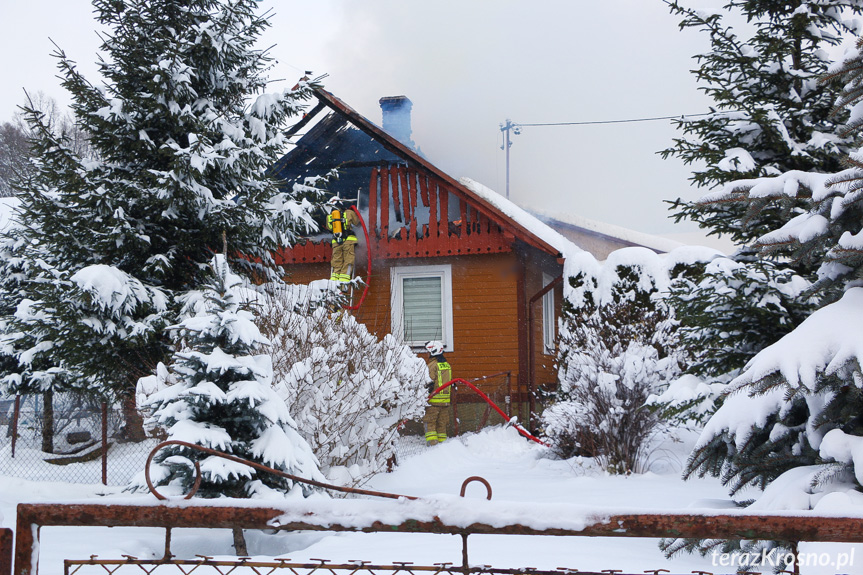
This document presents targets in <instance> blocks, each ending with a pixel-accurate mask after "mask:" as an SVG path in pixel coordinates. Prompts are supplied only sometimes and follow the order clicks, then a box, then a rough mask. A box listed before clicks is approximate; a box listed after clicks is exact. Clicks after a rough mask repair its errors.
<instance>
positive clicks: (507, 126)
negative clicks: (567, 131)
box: [500, 112, 712, 199]
mask: <svg viewBox="0 0 863 575" xmlns="http://www.w3.org/2000/svg"><path fill="white" fill-rule="evenodd" d="M711 114H712V112H706V113H704V114H681V115H679V116H654V117H652V118H630V119H627V120H595V121H589V122H545V123H534V124H520V123H518V122H513V121H512V120H510V119H509V118H507V119H506V122H504V123H503V124H501V125H500V131H501V132H503V136H504V139H503V145H502V146H501V147H500V149H501V150H504V151H505V152H506V197H507V199H509V149H510V148H511V147H512V140H511V139H510V132H512V134H513V135H518V134H520V133H521V128H528V127H530V128H533V127H541V126H590V125H597V124H629V123H633V122H653V121H656V120H677V119H680V120H683V119H684V118H698V117H701V116H709V115H711Z"/></svg>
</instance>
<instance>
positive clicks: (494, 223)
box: [277, 88, 560, 261]
mask: <svg viewBox="0 0 863 575" xmlns="http://www.w3.org/2000/svg"><path fill="white" fill-rule="evenodd" d="M314 93H315V97H317V98H318V100H319V102H320V104H319V106H318V107H316V108H315V110H320V108H321V107H322V106H321V104H322V105H323V106H326V107H328V108H330V109H331V110H332V111H333V112H334V113H335V115H337V116H340V117H341V118H342V119H343V121H337V120H335V119H334V120H332V124H330V125H329V126H328V127H326V128H322V129H321V131H320V132H314V130H310V131H309V133H308V134H306V135H305V136H303V137H302V138H301V139H300V141H299V142H297V146H298V150H300V151H299V152H298V151H297V150H292V151H291V152H290V153H289V154H288V155H286V156H285V158H283V160H282V161H280V162H279V163H278V164H277V166H278V169H279V170H280V173H285V174H290V173H291V170H294V171H296V173H297V174H300V173H307V172H309V169H308V168H305V167H302V166H300V158H301V155H302V154H303V153H305V154H307V155H306V158H307V159H306V160H305V161H307V162H309V164H308V165H313V164H314V165H315V166H316V168H319V169H320V171H318V172H317V173H316V174H308V175H323V174H325V173H326V172H327V171H328V170H329V169H332V168H335V167H338V166H341V169H342V170H343V171H344V172H346V173H349V174H350V176H349V177H346V178H344V181H342V179H343V178H342V177H340V178H339V180H340V181H339V182H338V183H336V184H335V185H336V186H337V188H334V191H336V190H338V191H339V195H340V196H341V197H344V198H356V197H357V196H358V195H360V196H365V198H367V201H368V203H364V198H363V197H360V207H361V209H363V208H365V209H368V206H369V205H370V203H371V201H372V194H371V193H370V191H369V190H371V189H374V190H375V193H376V194H377V195H376V197H375V199H376V200H378V201H379V202H380V203H378V204H377V206H375V207H376V209H377V210H379V215H380V217H379V219H376V221H375V224H376V229H377V230H378V231H379V232H380V235H381V237H382V238H389V237H390V230H389V226H390V224H391V222H393V221H395V222H396V223H398V222H401V223H402V224H403V226H402V227H404V228H405V229H406V231H405V232H403V233H404V238H405V239H406V241H411V240H413V239H414V238H417V239H425V238H427V237H428V236H423V235H420V234H422V232H423V229H424V228H423V225H426V226H428V228H432V227H433V226H434V225H435V223H438V224H440V225H438V226H437V229H438V230H439V231H441V230H442V229H443V228H446V232H445V233H441V236H445V238H443V240H444V241H445V242H446V246H444V247H443V249H444V250H445V251H447V252H449V253H454V252H452V251H451V250H452V249H456V250H458V249H463V250H472V251H469V252H458V253H480V252H479V251H473V250H483V249H484V250H486V251H491V250H496V249H502V248H500V247H499V246H498V244H497V243H495V242H496V240H495V241H492V240H491V235H497V236H500V238H501V241H503V239H506V242H507V244H508V246H509V247H508V248H507V249H511V244H512V242H513V241H514V240H515V239H518V240H520V241H523V242H524V243H526V244H528V245H531V246H533V247H536V248H538V249H540V250H542V251H544V252H546V253H549V254H552V255H560V250H559V249H557V248H555V247H554V246H552V245H551V244H549V243H548V242H546V241H545V240H544V239H542V238H540V237H537V236H536V235H535V234H534V233H532V232H531V231H530V230H529V229H528V228H526V227H525V226H524V225H523V224H521V223H520V222H519V221H517V220H514V219H513V218H512V217H510V216H509V215H507V214H506V213H504V212H503V211H502V210H501V209H499V208H498V207H497V206H496V205H495V204H494V203H493V202H490V201H488V199H486V198H484V197H482V196H479V195H477V194H475V193H473V192H472V191H471V190H470V189H468V188H467V187H466V186H464V185H463V184H461V183H460V182H458V181H457V180H455V179H453V178H452V177H451V176H449V175H447V174H446V173H445V172H443V171H442V170H440V169H439V168H437V167H436V166H434V165H433V164H431V163H430V162H429V161H428V160H426V159H425V158H423V157H422V156H420V155H419V154H418V153H417V152H416V151H414V150H413V149H411V148H410V147H408V146H406V145H404V144H402V143H401V142H399V141H398V140H397V139H396V138H394V137H393V136H391V135H390V134H388V133H387V132H385V131H384V130H383V129H382V128H380V127H379V126H376V125H375V124H374V123H372V122H371V121H369V120H368V119H367V118H365V117H364V116H362V115H361V114H359V113H358V112H356V111H355V110H354V109H353V108H351V107H350V106H348V105H347V104H345V103H344V102H342V101H341V100H339V99H338V98H336V97H335V96H333V95H332V94H330V93H329V92H327V91H326V90H324V89H322V88H317V89H315V90H314ZM313 112H314V110H313ZM306 122H308V119H304V120H303V122H302V124H305V123H306ZM316 127H317V126H316ZM352 128H355V129H357V130H359V131H361V132H363V133H364V134H365V135H366V136H367V137H368V138H369V139H370V140H371V141H372V142H373V144H374V146H380V148H382V149H383V151H380V148H377V147H369V144H368V143H367V141H366V140H365V139H358V140H355V141H354V143H356V144H360V143H362V145H358V147H357V148H356V149H354V148H352V147H351V145H350V142H349V140H350V139H351V138H353V137H354V136H356V134H355V133H354V131H353V129H352ZM315 133H316V134H318V135H317V137H316V139H312V138H311V136H313V134H315ZM307 137H308V138H309V140H307V139H306V138H307ZM336 140H338V141H336ZM303 149H304V150H306V151H305V152H303ZM375 150H377V153H376V154H375ZM295 152H297V153H296V154H295V155H292V154H294V153H295ZM384 152H389V153H390V154H391V156H390V157H386V156H385V155H384ZM372 156H374V157H375V160H376V161H377V162H378V163H377V165H373V164H375V161H370V160H369V158H370V157H372ZM378 157H379V158H380V159H378ZM324 160H326V161H324ZM316 162H317V163H316ZM337 162H338V163H337ZM391 168H403V169H405V170H408V171H409V172H410V173H412V174H416V190H414V191H412V187H411V181H412V180H411V179H410V178H408V177H407V173H408V172H405V178H406V180H405V181H406V183H405V185H402V183H401V178H402V176H401V175H400V174H399V175H398V176H397V177H398V178H399V183H398V184H397V185H396V184H393V179H392V178H393V176H392V175H391V174H390V172H389V170H390V169H391ZM373 169H376V170H378V172H377V175H376V176H374V174H373V173H372V170H373ZM363 170H365V177H363ZM382 170H386V172H385V173H386V174H387V178H388V180H387V181H388V184H387V185H388V189H389V191H391V192H392V197H393V201H392V203H391V204H390V203H389V198H390V194H389V193H387V194H382V192H381V191H380V190H381V188H380V186H381V183H380V182H381V181H382V180H381V174H382V173H384V172H383V171H382ZM375 177H376V178H377V181H378V183H377V184H373V180H374V178H375ZM363 180H365V183H363ZM420 180H425V182H426V184H427V186H433V187H434V190H435V193H436V197H437V198H438V200H439V203H438V204H437V208H436V209H437V212H436V213H437V220H435V219H434V218H428V219H426V220H425V221H423V218H422V216H424V215H425V214H426V212H425V209H423V208H428V209H429V210H431V209H432V207H431V205H430V204H429V205H425V204H424V203H423V202H422V199H424V198H426V195H424V192H423V190H422V184H421V183H420ZM363 190H365V192H363ZM427 193H428V192H425V194H427ZM405 194H407V195H405ZM412 194H419V198H420V200H418V201H416V202H414V203H411V198H412V197H413V195H412ZM451 199H454V201H450V200H451ZM385 201H386V202H387V205H386V209H384V202H385ZM444 202H445V204H444ZM402 205H404V206H407V207H408V208H409V211H408V213H409V215H411V216H412V217H411V219H406V218H405V217H404V215H405V214H404V210H401V211H400V210H399V208H400V207H401V206H402ZM390 207H392V215H393V216H394V218H390ZM442 210H443V211H442ZM457 221H460V222H463V223H464V229H463V230H462V229H461V228H459V227H458V225H457V226H456V229H455V230H453V232H452V233H450V231H449V227H450V224H454V223H455V222H457ZM412 222H413V223H414V225H415V226H416V230H413V228H411V227H410V226H411V223H412ZM384 224H386V226H385V227H386V228H387V229H386V232H384ZM474 230H479V232H476V233H474ZM482 230H487V232H488V233H487V234H486V235H484V233H483V231H482ZM462 232H464V233H462ZM453 236H455V237H456V238H457V239H455V240H454V239H453ZM480 236H482V237H483V240H482V241H479V239H478V238H479V237H480ZM473 242H478V243H477V245H474V244H473ZM489 242H491V243H489ZM468 244H470V245H468ZM413 251H414V252H417V250H416V249H414V250H413ZM424 251H427V254H426V255H435V254H436V253H437V252H438V251H440V246H434V247H433V248H432V247H429V249H428V250H424ZM393 253H401V252H399V251H398V250H397V251H395V252H393ZM416 255H420V254H419V253H418V252H417V253H416ZM395 257H403V256H395ZM315 261H317V260H315Z"/></svg>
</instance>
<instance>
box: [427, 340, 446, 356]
mask: <svg viewBox="0 0 863 575" xmlns="http://www.w3.org/2000/svg"><path fill="white" fill-rule="evenodd" d="M426 350H427V351H428V352H429V354H430V355H440V354H442V353H443V343H442V342H439V341H427V342H426Z"/></svg>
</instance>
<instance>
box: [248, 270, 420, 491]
mask: <svg viewBox="0 0 863 575" xmlns="http://www.w3.org/2000/svg"><path fill="white" fill-rule="evenodd" d="M334 298H335V299H334ZM261 308H262V309H261V310H260V312H259V327H260V328H261V331H262V333H264V335H265V336H266V337H268V338H269V339H270V341H271V342H272V343H273V346H272V349H271V354H272V357H273V368H274V381H273V384H274V386H275V388H276V391H277V392H278V393H279V394H280V395H281V396H282V397H283V398H285V399H286V400H287V403H288V406H289V410H290V412H291V416H292V417H293V418H294V420H295V421H296V423H297V427H298V428H299V430H300V433H301V434H302V435H303V436H304V438H305V439H306V440H307V441H308V442H309V444H310V445H311V446H312V450H313V451H314V453H315V455H316V456H317V457H318V459H319V460H320V463H321V469H322V470H323V471H324V473H326V474H327V475H328V477H330V479H331V480H333V481H338V482H340V483H343V484H352V485H357V484H360V483H362V482H364V481H365V480H366V479H367V478H368V477H369V476H371V475H372V474H374V473H377V472H380V471H382V470H384V469H385V468H386V466H387V461H388V460H390V459H391V458H392V457H393V455H394V453H395V441H396V439H397V436H398V426H399V424H400V423H401V422H402V421H404V420H406V419H414V418H418V417H421V416H422V413H423V411H424V408H425V407H424V406H425V401H424V400H425V380H426V379H427V375H428V372H427V369H426V366H425V363H424V362H423V361H422V360H421V359H419V358H418V357H417V356H416V355H415V354H414V353H413V352H412V351H411V350H410V348H409V347H407V346H406V345H404V344H403V343H401V342H400V341H398V340H397V339H396V338H395V337H393V336H392V335H386V336H384V337H383V338H382V339H381V338H378V337H377V336H376V335H374V334H371V333H369V331H368V329H367V328H366V326H365V325H363V324H361V323H358V322H357V321H356V319H355V318H354V317H353V316H351V315H350V314H349V313H346V312H345V311H344V310H342V309H341V308H340V307H339V306H338V301H337V298H336V297H335V296H334V295H332V293H331V292H330V293H327V292H326V291H323V292H321V291H315V290H314V288H308V287H307V286H291V285H288V286H283V287H278V288H270V289H268V290H267V292H266V297H264V298H263V303H262V306H261ZM334 310H335V311H334Z"/></svg>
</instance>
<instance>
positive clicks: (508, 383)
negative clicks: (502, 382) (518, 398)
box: [506, 371, 521, 419]
mask: <svg viewBox="0 0 863 575" xmlns="http://www.w3.org/2000/svg"><path fill="white" fill-rule="evenodd" d="M511 374H512V372H509V371H508V372H506V416H507V417H509V418H510V419H512V402H513V401H514V398H513V396H512V377H511ZM519 415H521V414H520V413H519Z"/></svg>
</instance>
